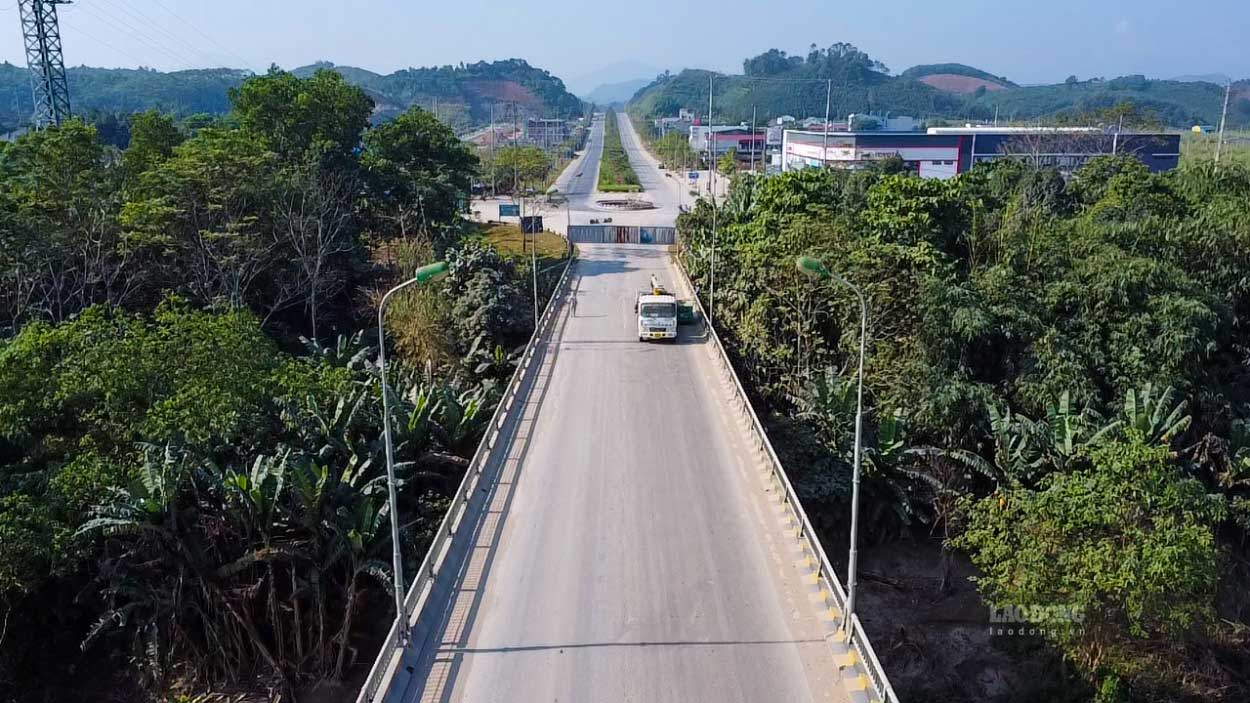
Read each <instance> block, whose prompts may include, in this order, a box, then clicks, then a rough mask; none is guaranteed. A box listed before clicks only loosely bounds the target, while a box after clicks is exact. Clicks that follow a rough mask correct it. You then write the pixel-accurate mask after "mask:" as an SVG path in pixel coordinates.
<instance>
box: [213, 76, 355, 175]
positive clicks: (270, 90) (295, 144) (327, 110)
mask: <svg viewBox="0 0 1250 703" xmlns="http://www.w3.org/2000/svg"><path fill="white" fill-rule="evenodd" d="M230 102H231V103H232V105H233V106H234V110H233V115H234V117H235V119H237V120H238V122H239V124H240V125H241V126H242V127H243V129H244V130H246V131H248V132H249V133H251V134H254V135H256V136H257V138H259V140H260V143H261V144H263V145H264V146H265V147H266V148H268V149H269V150H271V151H274V152H276V153H277V154H279V155H280V156H281V157H282V158H283V159H291V160H299V159H302V158H303V157H304V156H306V155H309V154H311V155H313V156H315V157H317V158H324V159H328V160H329V161H331V162H332V163H334V164H335V165H337V166H340V167H342V166H345V165H347V164H348V163H349V162H350V161H351V154H352V152H353V150H355V149H356V148H357V146H359V144H360V138H361V134H363V132H364V131H365V128H366V127H368V125H369V115H370V114H371V113H372V111H373V107H374V104H373V100H372V99H371V98H370V97H369V96H368V95H367V94H366V93H365V92H364V90H362V89H360V88H358V87H356V86H354V85H351V84H350V83H348V82H347V81H346V80H344V79H343V76H341V75H339V74H338V73H336V72H334V71H327V70H319V71H317V72H316V73H314V74H313V75H312V76H311V77H309V78H298V77H297V76H295V75H294V74H291V73H287V72H286V71H282V70H280V69H278V68H276V67H274V68H271V69H270V70H269V72H268V73H267V74H265V75H263V76H257V77H255V78H252V79H250V80H247V81H245V82H244V83H243V84H242V85H240V86H239V87H238V88H234V89H232V90H231V91H230Z"/></svg>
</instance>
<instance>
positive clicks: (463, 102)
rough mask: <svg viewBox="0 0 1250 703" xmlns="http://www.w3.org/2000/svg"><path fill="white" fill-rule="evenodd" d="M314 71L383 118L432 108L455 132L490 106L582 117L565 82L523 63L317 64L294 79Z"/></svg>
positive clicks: (482, 119) (485, 116) (486, 116)
mask: <svg viewBox="0 0 1250 703" xmlns="http://www.w3.org/2000/svg"><path fill="white" fill-rule="evenodd" d="M317 68H333V69H334V70H336V71H338V72H340V73H342V74H343V77H344V78H346V79H347V80H349V81H351V82H352V83H355V84H357V85H359V86H360V87H362V88H364V89H365V90H366V91H367V92H369V93H370V94H371V95H372V96H373V98H374V101H375V102H377V104H378V108H379V111H380V112H381V113H382V114H383V115H385V114H386V113H387V112H390V111H394V112H401V111H403V110H405V109H407V108H408V107H411V106H413V105H419V106H422V107H425V108H427V109H432V108H434V107H437V108H438V113H439V117H440V118H441V119H443V120H444V121H445V122H447V123H449V124H451V125H452V126H453V127H456V128H466V127H471V126H475V125H481V124H485V123H486V122H487V121H488V120H490V106H491V103H516V104H517V106H518V108H520V110H521V112H522V114H533V115H544V116H548V117H568V116H570V115H573V116H576V115H580V114H581V113H582V101H581V100H580V99H578V98H577V96H575V95H573V94H572V93H570V92H569V91H568V90H567V89H566V88H565V87H564V81H562V80H560V79H559V78H557V77H555V76H553V75H551V73H550V72H548V71H545V70H543V69H541V68H536V67H534V66H531V65H529V64H528V63H526V62H525V61H524V60H522V59H507V60H505V61H492V62H486V61H479V62H477V63H472V64H466V63H461V64H460V65H458V66H438V67H431V68H408V69H404V70H402V71H396V72H395V73H391V74H388V75H379V74H376V73H372V72H370V71H366V70H364V69H360V68H354V67H351V66H334V65H333V64H328V63H320V64H314V65H312V66H305V67H303V68H298V69H295V71H294V73H295V74H296V75H310V74H311V73H312V72H313V71H314V70H316V69H317Z"/></svg>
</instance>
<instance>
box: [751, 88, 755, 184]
mask: <svg viewBox="0 0 1250 703" xmlns="http://www.w3.org/2000/svg"><path fill="white" fill-rule="evenodd" d="M751 175H752V176H754V175H755V104H754V103H752V104H751Z"/></svg>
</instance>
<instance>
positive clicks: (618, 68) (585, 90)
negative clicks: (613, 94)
mask: <svg viewBox="0 0 1250 703" xmlns="http://www.w3.org/2000/svg"><path fill="white" fill-rule="evenodd" d="M663 70H664V69H662V68H657V67H655V66H652V65H651V64H648V63H643V62H641V61H618V62H616V63H612V64H608V65H607V66H603V67H601V68H597V69H595V70H593V71H590V72H587V73H581V74H578V75H575V76H573V77H571V78H568V79H566V80H565V83H566V84H567V85H568V86H569V90H571V91H573V92H574V93H577V94H578V95H589V94H590V93H592V92H593V91H594V90H596V89H597V88H599V87H600V86H605V85H612V84H615V83H627V82H629V81H635V80H638V79H639V78H645V79H646V80H647V81H650V80H651V79H652V78H654V77H655V76H657V75H659V74H660V73H661V72H662V71H663ZM644 85H645V82H644Z"/></svg>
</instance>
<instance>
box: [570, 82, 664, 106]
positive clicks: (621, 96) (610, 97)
mask: <svg viewBox="0 0 1250 703" xmlns="http://www.w3.org/2000/svg"><path fill="white" fill-rule="evenodd" d="M650 82H651V79H650V78H635V79H634V80H632V81H622V82H620V83H605V84H603V85H601V86H599V87H598V88H595V89H594V90H592V91H590V92H589V93H586V94H585V95H583V96H582V100H585V101H586V102H589V103H594V104H596V105H610V104H611V103H623V102H627V101H628V100H629V99H630V98H632V97H634V93H637V92H638V90H639V89H641V88H642V87H643V86H645V85H647V84H648V83H650Z"/></svg>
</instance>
